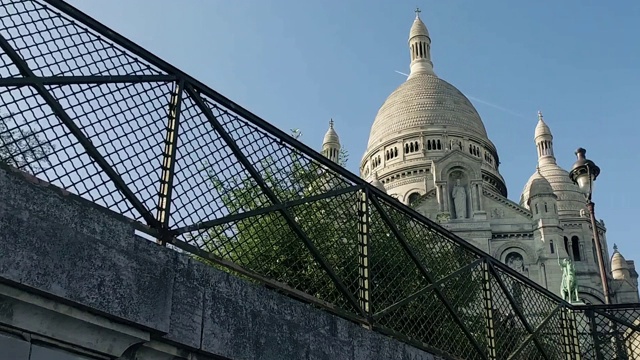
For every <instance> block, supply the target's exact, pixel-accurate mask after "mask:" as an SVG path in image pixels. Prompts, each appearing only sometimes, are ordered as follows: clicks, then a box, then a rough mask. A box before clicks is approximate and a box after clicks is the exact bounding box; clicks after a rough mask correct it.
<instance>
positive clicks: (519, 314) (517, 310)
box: [487, 259, 549, 359]
mask: <svg viewBox="0 0 640 360" xmlns="http://www.w3.org/2000/svg"><path fill="white" fill-rule="evenodd" d="M487 263H488V264H489V270H490V271H491V273H492V274H493V277H494V278H495V279H496V282H497V283H498V286H500V289H501V290H502V292H503V293H504V295H505V296H506V297H507V300H509V304H511V307H512V308H513V311H514V312H515V313H516V316H517V317H518V318H519V319H520V321H521V322H522V325H523V326H524V328H525V330H527V332H528V333H529V334H533V329H532V328H531V325H530V324H529V322H528V321H527V319H526V318H525V316H524V314H523V313H522V311H520V308H519V307H518V303H517V302H516V300H515V299H514V298H513V295H511V292H509V289H507V286H506V285H505V283H504V281H502V278H501V277H500V274H498V271H497V270H496V269H495V267H494V266H493V260H492V259H487ZM533 342H534V344H535V346H536V347H537V348H538V350H539V351H540V353H541V354H542V356H543V357H544V358H545V359H549V355H548V354H547V353H546V352H545V351H544V348H543V347H542V344H540V341H539V340H538V338H536V337H534V338H533Z"/></svg>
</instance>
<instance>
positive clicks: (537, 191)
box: [529, 172, 555, 196]
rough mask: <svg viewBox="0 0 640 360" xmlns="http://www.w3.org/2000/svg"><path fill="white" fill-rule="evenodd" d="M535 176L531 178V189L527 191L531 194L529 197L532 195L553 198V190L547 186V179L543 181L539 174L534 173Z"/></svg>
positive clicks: (549, 185)
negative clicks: (550, 196)
mask: <svg viewBox="0 0 640 360" xmlns="http://www.w3.org/2000/svg"><path fill="white" fill-rule="evenodd" d="M536 174H537V176H536V177H534V178H533V180H531V188H530V190H529V193H530V194H531V196H534V195H552V196H555V194H554V192H553V188H552V187H551V184H549V181H547V179H545V178H544V177H543V176H542V175H540V173H538V172H537V173H536Z"/></svg>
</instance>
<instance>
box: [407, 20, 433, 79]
mask: <svg viewBox="0 0 640 360" xmlns="http://www.w3.org/2000/svg"><path fill="white" fill-rule="evenodd" d="M420 12H421V11H420V9H419V8H418V9H416V18H415V20H413V25H412V26H411V30H410V31H409V54H410V56H411V73H410V74H409V78H411V76H413V75H414V74H417V73H426V74H433V63H432V62H431V38H430V37H429V30H427V26H426V25H425V24H424V23H423V22H422V19H420Z"/></svg>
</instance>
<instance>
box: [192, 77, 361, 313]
mask: <svg viewBox="0 0 640 360" xmlns="http://www.w3.org/2000/svg"><path fill="white" fill-rule="evenodd" d="M186 90H187V93H188V94H189V96H190V97H191V98H192V99H193V100H194V101H195V102H196V104H197V105H198V107H199V108H200V111H202V112H203V114H204V115H205V116H206V117H207V119H208V120H209V122H210V123H211V126H212V127H213V128H214V130H215V131H217V132H218V134H219V135H220V137H222V139H223V140H224V142H225V143H226V144H227V146H229V148H230V149H231V152H232V153H233V155H234V156H235V157H236V158H237V159H238V161H239V162H240V163H241V164H242V166H244V168H245V169H246V170H247V171H248V172H249V174H250V175H251V177H252V178H253V179H254V180H255V181H256V182H257V183H258V186H259V187H260V189H262V191H263V192H264V193H265V195H266V196H267V198H268V199H269V201H271V203H272V204H274V205H278V204H282V202H281V201H280V200H279V199H278V197H277V196H276V194H275V193H274V192H273V190H271V189H270V188H269V187H268V186H267V184H266V183H265V182H264V179H263V178H262V176H260V174H259V173H258V171H257V170H256V169H255V168H254V167H253V165H252V164H251V163H250V162H249V159H247V157H246V156H245V155H244V154H243V153H242V150H240V148H239V147H238V144H236V142H235V141H234V140H233V139H232V138H231V136H230V135H229V134H228V133H227V131H226V130H225V129H224V128H223V127H222V125H221V124H220V122H219V121H218V119H216V117H215V115H214V114H213V112H212V111H211V109H210V108H209V107H208V106H207V105H206V104H205V103H204V100H203V99H202V97H201V96H200V94H198V93H197V92H196V91H195V90H194V89H193V88H192V87H191V85H190V84H187V85H186ZM280 213H281V214H282V216H283V217H284V218H285V221H286V222H287V224H288V225H289V226H290V227H291V229H292V230H293V232H294V233H295V234H296V235H297V236H298V237H300V239H301V240H302V241H303V242H304V244H305V246H306V247H307V249H308V250H309V252H311V255H312V256H313V258H314V259H315V260H316V261H317V262H318V264H320V266H321V267H322V268H323V269H324V271H325V272H326V273H327V275H328V276H329V277H330V278H331V280H332V281H333V283H334V285H335V286H336V288H337V289H338V291H340V292H341V293H342V295H343V296H344V297H345V299H347V301H348V302H349V304H350V305H351V306H352V307H353V309H354V310H356V311H357V312H358V313H360V314H361V315H362V316H366V314H365V313H364V309H362V308H361V307H360V306H359V303H358V300H356V298H355V296H353V294H351V293H350V292H349V290H348V289H347V287H346V286H345V285H344V283H343V282H342V281H341V280H340V279H339V278H338V275H337V274H336V273H335V272H334V271H333V269H331V266H329V264H328V263H327V260H326V259H325V258H324V257H323V256H322V255H321V254H320V252H319V251H318V249H317V248H316V247H315V245H314V244H313V242H312V241H311V240H310V239H309V238H308V237H307V234H306V233H305V232H304V231H303V230H302V228H301V227H300V225H299V224H298V223H297V222H296V221H295V220H294V219H293V216H291V214H290V213H289V211H287V209H285V208H283V209H281V210H280Z"/></svg>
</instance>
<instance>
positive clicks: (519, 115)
mask: <svg viewBox="0 0 640 360" xmlns="http://www.w3.org/2000/svg"><path fill="white" fill-rule="evenodd" d="M394 71H395V72H397V73H398V74H400V75H404V76H406V77H409V74H405V73H403V72H402V71H398V70H394ZM467 98H469V99H471V100H473V101H477V102H479V103H481V104H484V105H487V106H491V107H492V108H494V109H498V110H501V111H504V112H506V113H509V114H511V115H515V116H518V117H521V118H525V117H524V115H522V114H518V113H517V112H514V111H511V110H509V109H507V108H503V107H502V106H500V105H496V104H492V103H490V102H488V101H485V100H482V99H478V98H477V97H475V96H468V95H467Z"/></svg>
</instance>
